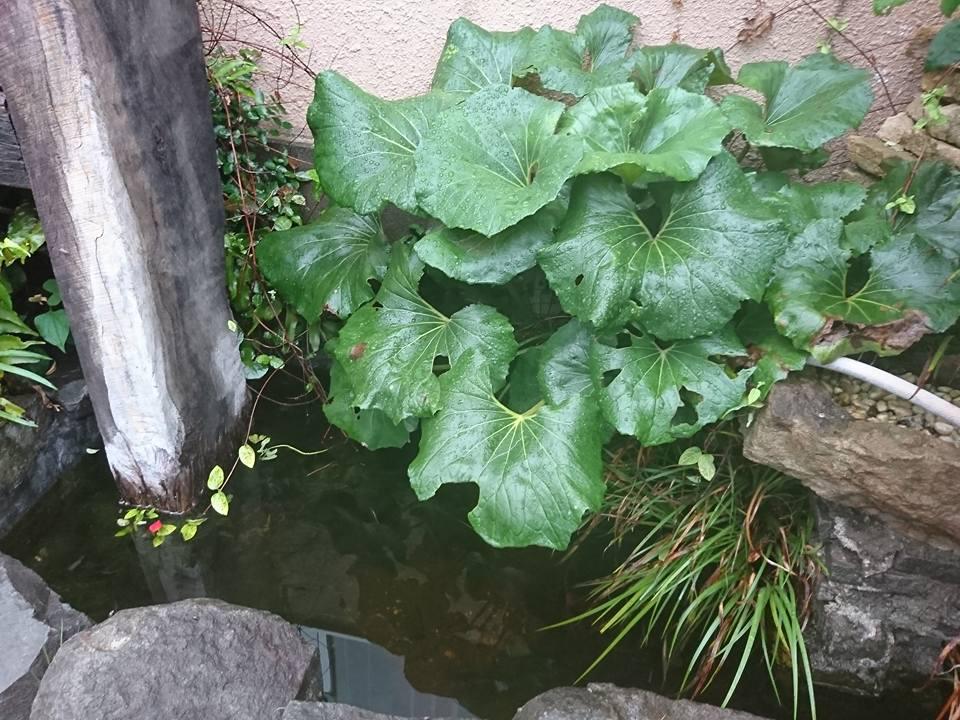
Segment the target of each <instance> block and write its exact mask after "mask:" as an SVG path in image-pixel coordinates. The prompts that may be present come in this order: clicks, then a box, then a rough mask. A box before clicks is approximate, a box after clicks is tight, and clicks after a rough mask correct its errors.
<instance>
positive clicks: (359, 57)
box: [202, 0, 943, 123]
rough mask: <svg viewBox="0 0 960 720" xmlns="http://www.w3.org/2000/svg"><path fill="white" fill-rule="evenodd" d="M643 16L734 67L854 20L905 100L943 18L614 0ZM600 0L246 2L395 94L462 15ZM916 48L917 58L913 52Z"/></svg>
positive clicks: (648, 26) (565, 21)
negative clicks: (767, 20)
mask: <svg viewBox="0 0 960 720" xmlns="http://www.w3.org/2000/svg"><path fill="white" fill-rule="evenodd" d="M202 2H203V4H204V5H205V7H204V20H205V24H207V25H208V26H209V25H213V23H214V22H215V21H219V25H220V27H221V28H223V29H224V31H225V32H226V34H227V35H228V36H234V37H240V38H255V39H258V40H259V41H260V42H263V43H265V44H268V45H270V44H272V45H273V46H274V47H275V46H276V45H277V41H276V39H275V38H271V37H269V34H268V33H266V32H265V31H264V29H263V27H262V25H261V24H260V22H258V21H256V20H254V19H253V18H252V17H251V14H250V13H249V12H246V11H244V10H241V9H239V8H237V7H234V8H233V9H232V10H231V11H230V13H229V15H225V14H224V13H225V4H227V3H229V0H202ZM612 4H615V5H618V6H620V7H622V8H624V9H626V10H629V11H630V12H633V13H634V14H635V15H637V16H638V17H640V18H641V23H642V24H641V27H640V29H639V32H638V41H639V42H640V43H644V44H662V43H667V42H670V41H671V40H678V41H680V42H685V43H687V44H690V45H695V46H700V47H720V48H723V49H724V50H726V51H727V57H728V60H729V61H730V64H731V66H732V67H733V68H734V70H736V69H737V68H739V66H740V65H741V64H742V63H744V62H749V61H753V60H762V59H780V58H783V59H787V60H791V61H794V60H797V59H799V58H801V57H802V56H804V55H806V54H809V53H811V52H816V50H817V43H818V42H819V41H821V40H823V39H825V38H827V37H828V36H830V35H831V34H833V33H831V32H830V31H829V30H828V28H827V27H826V25H825V23H824V21H823V20H822V19H820V18H819V17H817V14H816V13H815V12H814V10H813V9H811V8H815V9H816V10H817V11H819V12H820V13H821V14H822V15H823V16H825V17H838V18H842V19H846V20H849V27H848V28H847V31H846V33H847V34H848V35H849V37H851V38H852V39H853V40H854V41H855V42H856V43H857V44H858V45H860V46H861V47H862V48H863V49H865V50H867V51H868V52H869V53H870V54H871V55H872V56H873V58H874V60H875V61H876V63H877V64H878V66H879V70H880V72H881V73H882V74H883V76H884V79H885V81H886V83H887V86H888V88H889V90H890V94H891V95H892V96H893V99H894V101H895V103H897V104H898V105H904V104H906V103H907V102H909V100H911V99H912V98H913V96H914V95H915V94H916V92H917V88H918V77H919V72H920V65H921V60H920V58H919V56H918V54H917V52H916V50H915V49H914V51H913V52H912V53H911V52H910V49H911V45H912V40H913V38H914V37H915V35H916V33H917V31H918V29H920V28H923V27H928V28H935V27H937V26H938V25H939V24H941V23H942V22H943V20H942V18H941V17H940V15H939V12H938V11H937V2H936V0H913V1H912V2H910V3H909V4H908V5H906V6H905V7H902V8H899V9H897V10H895V11H894V12H893V14H891V15H889V16H887V17H883V18H877V17H875V16H874V15H873V13H872V12H871V9H870V6H871V0H784V1H783V2H764V1H763V0H621V1H620V2H613V3H612ZM596 5H597V2H595V1H594V0H549V1H547V0H526V1H524V0H426V1H423V0H421V1H420V2H412V1H411V0H243V6H244V7H246V8H248V9H249V10H251V11H252V12H253V13H254V14H256V15H258V16H259V18H260V20H261V21H266V22H268V23H270V24H271V25H273V27H275V28H282V29H283V30H289V29H290V28H293V27H295V26H296V25H297V24H298V22H299V23H300V24H301V25H302V32H301V37H302V39H303V40H304V41H305V42H306V43H307V45H308V46H309V48H310V49H309V51H308V52H307V53H305V57H307V58H308V61H309V64H310V66H311V67H312V68H313V69H314V70H317V71H319V70H322V69H327V68H333V69H335V70H338V71H340V72H341V73H343V74H344V75H347V76H348V77H349V78H350V79H351V80H353V81H354V82H356V83H357V84H358V85H360V86H361V87H363V88H364V89H366V90H368V91H370V92H373V93H376V94H378V95H381V96H383V97H388V98H400V97H405V96H408V95H415V94H418V93H422V92H424V91H426V90H427V89H428V87H429V84H430V78H431V76H432V74H433V68H434V65H435V63H436V61H437V58H438V56H439V54H440V51H441V48H442V47H443V43H444V37H445V34H446V29H447V26H448V25H449V24H450V22H452V21H453V20H454V19H456V18H457V17H460V16H464V17H467V18H469V19H471V20H473V21H474V22H476V23H478V24H480V25H481V26H483V27H485V28H487V29H490V30H511V29H515V28H518V27H520V26H522V25H532V26H534V27H539V26H540V25H543V24H546V23H549V24H551V25H553V26H554V27H558V28H563V29H573V28H574V26H575V25H576V22H577V19H578V18H579V17H580V15H581V14H583V13H586V12H589V11H590V10H592V9H593V8H594V7H596ZM771 12H772V13H774V14H775V19H774V21H773V25H772V27H771V28H770V30H769V32H767V33H766V34H764V35H763V36H762V37H760V38H758V39H755V40H747V41H738V34H739V33H740V32H741V31H742V30H743V29H744V27H745V25H746V24H747V21H748V19H749V18H754V17H763V16H765V15H766V14H768V13H771ZM833 46H834V49H835V51H836V54H837V55H838V56H839V57H841V58H845V59H849V60H850V61H851V62H855V63H856V64H858V65H866V63H865V62H864V59H863V58H862V57H861V56H860V55H859V54H858V53H857V51H856V50H855V49H854V48H853V47H851V45H850V44H849V43H847V42H845V41H844V40H843V39H840V38H839V37H836V36H834V38H833ZM911 55H912V56H911ZM291 80H292V82H291V83H290V84H288V85H287V86H286V87H284V89H283V91H282V95H283V98H284V101H285V102H286V104H287V107H288V109H289V110H290V111H291V113H292V115H293V120H294V122H297V123H299V122H302V118H303V116H304V112H305V109H306V106H307V105H308V104H309V101H310V96H311V94H312V92H311V89H310V87H309V79H308V78H306V77H305V76H303V75H302V74H298V73H296V72H295V73H293V75H292V76H291ZM887 114H891V111H890V103H889V102H888V101H887V99H886V96H885V93H884V92H883V91H882V89H881V88H880V87H879V85H878V87H877V101H876V102H875V104H874V111H873V120H874V122H876V120H877V119H879V118H881V117H883V116H884V115H887Z"/></svg>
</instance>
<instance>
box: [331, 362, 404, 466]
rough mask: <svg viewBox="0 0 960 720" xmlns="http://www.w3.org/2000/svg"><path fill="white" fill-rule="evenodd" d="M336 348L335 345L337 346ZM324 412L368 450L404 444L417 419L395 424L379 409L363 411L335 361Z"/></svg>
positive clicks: (341, 369)
mask: <svg viewBox="0 0 960 720" xmlns="http://www.w3.org/2000/svg"><path fill="white" fill-rule="evenodd" d="M334 347H335V346H334ZM327 396H328V398H327V403H326V404H325V405H324V406H323V414H324V415H326V416H327V420H329V421H330V423H331V424H333V425H336V426H337V427H338V428H340V429H341V430H343V432H344V433H346V435H347V437H349V438H350V439H351V440H356V441H357V442H358V443H360V444H361V445H363V446H364V447H365V448H367V449H369V450H380V449H381V448H392V447H403V446H404V445H406V444H407V443H408V442H409V441H410V431H411V430H412V429H414V428H415V427H416V424H417V420H416V418H410V419H407V420H405V421H404V422H401V423H395V422H393V421H392V420H391V419H390V418H388V417H387V415H386V413H384V412H383V411H382V410H377V409H376V408H371V409H368V410H361V409H359V408H358V407H356V405H355V404H354V396H353V388H351V387H350V383H349V382H348V381H347V379H346V377H345V376H344V372H343V367H342V366H341V365H340V363H338V362H334V363H333V366H332V367H331V368H330V388H329V390H328V392H327Z"/></svg>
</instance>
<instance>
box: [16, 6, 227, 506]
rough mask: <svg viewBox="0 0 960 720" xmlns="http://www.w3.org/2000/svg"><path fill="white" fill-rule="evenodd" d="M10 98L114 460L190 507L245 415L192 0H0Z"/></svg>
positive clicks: (162, 502) (127, 484) (168, 500)
mask: <svg viewBox="0 0 960 720" xmlns="http://www.w3.org/2000/svg"><path fill="white" fill-rule="evenodd" d="M2 4H3V13H2V18H0V87H3V90H4V92H5V94H6V96H7V104H8V107H9V110H10V116H11V119H12V120H13V124H14V127H15V128H16V131H17V135H18V138H19V140H20V146H21V150H22V153H23V157H24V160H25V162H26V165H27V171H28V174H29V179H30V185H31V187H32V188H33V193H34V198H35V199H36V203H37V209H38V211H39V214H40V218H41V221H42V223H43V229H44V232H45V234H46V238H47V245H48V248H49V251H50V256H51V258H52V261H53V268H54V273H55V274H56V276H57V280H58V281H59V284H60V289H61V292H62V295H63V298H64V305H65V307H66V310H67V314H68V315H69V317H70V324H71V327H72V329H73V336H74V339H75V341H76V345H77V349H78V351H79V355H80V361H81V363H82V365H83V371H84V376H85V377H86V380H87V383H88V385H89V390H90V396H91V399H92V400H93V406H94V410H95V411H96V415H97V422H98V424H99V426H100V431H101V433H102V435H103V439H104V443H105V446H106V452H107V457H108V459H109V461H110V467H111V468H112V470H113V474H114V477H115V478H116V481H117V484H118V486H119V488H120V492H121V495H122V496H123V498H124V499H125V500H126V501H127V502H131V503H135V504H139V505H153V506H155V507H157V508H159V509H163V510H166V511H170V512H182V511H186V510H188V509H190V507H191V506H192V505H193V504H194V503H195V502H196V500H197V497H198V495H199V490H200V488H201V487H202V482H203V480H204V479H205V478H206V476H207V473H208V472H209V469H210V467H211V466H212V465H213V464H214V463H215V462H216V461H217V458H218V457H219V456H220V455H221V454H222V453H224V452H227V451H229V452H231V453H232V452H233V451H234V450H233V449H234V448H235V445H234V443H235V442H236V440H237V435H238V431H239V430H240V425H241V424H242V420H243V415H244V413H245V405H246V402H245V397H246V395H245V383H244V378H243V372H242V366H241V363H240V358H239V355H238V352H237V347H236V339H235V338H234V336H233V334H232V333H231V332H230V331H229V330H228V329H227V322H228V320H229V307H228V304H227V297H226V290H225V282H224V276H225V271H224V250H223V223H224V215H223V200H222V196H221V187H220V179H219V177H218V173H217V167H216V162H215V154H214V153H215V145H214V137H213V129H212V123H211V118H210V110H209V105H208V100H207V83H206V76H205V71H204V64H203V57H202V51H201V44H200V28H199V19H198V16H197V9H196V4H195V0H136V1H132V0H3V3H2Z"/></svg>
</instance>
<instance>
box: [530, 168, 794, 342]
mask: <svg viewBox="0 0 960 720" xmlns="http://www.w3.org/2000/svg"><path fill="white" fill-rule="evenodd" d="M668 195H669V196H668V197H666V202H665V204H664V205H663V209H662V212H663V214H664V217H665V221H664V222H663V225H662V227H661V228H660V229H659V231H657V232H656V233H654V232H652V231H651V230H650V229H649V228H648V227H647V225H646V224H645V222H644V221H643V219H641V216H640V215H639V214H638V208H637V205H636V204H635V203H634V201H633V200H632V199H631V198H630V196H629V195H628V194H627V191H626V189H625V188H624V187H623V185H622V183H621V182H620V181H619V180H618V179H616V178H614V177H612V176H610V175H596V176H587V177H583V178H580V179H578V181H577V183H576V184H575V185H574V189H573V193H572V195H571V200H570V210H569V212H568V213H567V217H566V219H565V220H564V223H563V225H562V226H561V228H560V231H559V233H558V242H557V243H556V244H554V245H550V246H549V247H547V248H546V249H544V250H543V251H541V253H540V265H541V267H542V268H543V270H544V272H545V273H546V275H547V278H548V279H549V281H550V284H551V287H553V289H554V291H555V292H556V293H557V295H558V297H559V298H560V302H561V303H562V304H563V307H564V309H565V310H566V311H567V312H569V313H570V314H572V315H575V316H576V317H578V318H580V320H582V321H584V322H589V323H591V324H592V325H594V326H595V327H605V326H613V327H616V326H621V327H622V325H623V324H624V323H625V322H626V321H627V320H628V319H630V318H631V317H633V318H635V319H638V320H639V321H640V322H641V323H642V324H643V326H644V327H645V328H646V329H647V330H648V331H649V332H651V333H654V334H656V335H657V337H661V338H664V339H670V338H678V337H696V336H698V335H703V334H708V333H711V332H715V331H716V330H718V329H719V328H720V327H722V326H723V325H724V324H726V322H727V321H728V320H729V319H730V318H731V317H733V314H734V313H735V312H736V311H737V308H738V307H739V306H740V302H741V301H742V300H745V299H748V298H749V299H754V300H758V299H760V298H761V297H762V295H763V292H764V289H765V288H766V286H767V281H768V279H769V277H770V272H771V270H772V267H773V263H774V260H775V259H776V258H777V256H778V255H779V254H780V252H781V251H782V249H783V247H784V246H785V245H786V242H787V239H788V234H787V231H786V229H785V228H784V227H783V226H782V225H781V224H780V222H778V221H777V220H775V219H774V218H773V217H772V215H771V211H770V210H768V209H767V208H766V207H764V206H763V205H762V204H761V203H760V202H759V201H758V200H757V198H756V197H755V196H754V194H753V192H752V190H751V189H750V187H749V184H748V183H747V181H746V179H745V177H744V176H743V173H742V171H741V170H740V168H739V167H738V166H737V164H736V161H734V159H733V158H732V157H730V156H729V155H728V154H727V153H723V154H722V155H720V156H718V157H717V158H715V159H714V160H713V161H712V162H711V163H710V165H709V166H708V168H707V170H706V171H705V172H704V174H703V175H702V176H701V177H700V178H699V179H698V180H697V181H695V182H692V183H686V184H676V185H675V186H673V187H672V188H671V189H669V190H668ZM632 299H633V300H636V303H634V302H633V300H632ZM678 308H683V311H682V312H678Z"/></svg>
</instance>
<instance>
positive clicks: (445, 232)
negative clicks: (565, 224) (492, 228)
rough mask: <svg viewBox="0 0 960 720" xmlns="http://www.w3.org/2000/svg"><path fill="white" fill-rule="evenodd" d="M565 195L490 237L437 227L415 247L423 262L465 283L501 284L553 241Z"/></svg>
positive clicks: (524, 266)
mask: <svg viewBox="0 0 960 720" xmlns="http://www.w3.org/2000/svg"><path fill="white" fill-rule="evenodd" d="M567 201H568V194H567V193H561V195H560V197H558V198H557V199H556V200H554V201H553V202H551V203H548V204H547V205H546V206H544V207H543V208H541V209H540V210H538V211H537V212H536V213H534V214H533V215H531V216H530V217H526V218H524V219H523V220H521V221H520V222H518V223H517V224H516V225H512V226H511V227H508V228H507V229H506V230H503V231H502V232H499V233H497V234H496V235H494V236H493V237H487V236H486V235H481V234H480V233H478V232H475V231H473V230H457V229H451V228H438V229H436V230H433V231H431V232H429V233H427V234H426V235H425V236H424V237H423V238H422V239H421V240H420V241H419V242H417V244H416V246H415V248H414V249H415V250H416V251H417V255H419V256H420V259H421V260H423V261H424V262H425V263H426V264H427V265H430V266H431V267H435V268H437V269H438V270H440V271H441V272H443V273H444V274H445V275H447V277H451V278H454V279H455V280H462V281H463V282H467V283H491V284H494V285H502V284H504V283H506V282H508V281H509V280H511V279H513V278H514V277H516V276H517V275H519V274H520V273H522V272H524V271H525V270H529V269H530V268H532V267H533V266H534V265H535V264H536V262H537V252H538V251H539V250H540V249H541V248H543V247H546V246H547V245H548V244H549V243H551V242H552V241H553V233H554V231H555V230H556V228H557V226H558V225H559V224H560V221H561V220H562V219H563V216H564V214H565V213H566V210H567Z"/></svg>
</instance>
